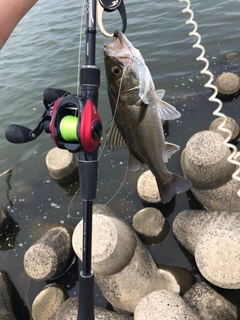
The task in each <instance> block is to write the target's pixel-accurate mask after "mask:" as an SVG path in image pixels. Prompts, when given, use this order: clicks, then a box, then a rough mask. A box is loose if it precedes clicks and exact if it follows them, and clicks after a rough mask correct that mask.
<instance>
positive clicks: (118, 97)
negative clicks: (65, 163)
mask: <svg viewBox="0 0 240 320" xmlns="http://www.w3.org/2000/svg"><path fill="white" fill-rule="evenodd" d="M79 62H80V59H79ZM126 69H127V68H126V67H125V68H123V74H122V77H121V80H120V85H119V90H118V95H117V100H116V108H115V111H114V114H113V117H112V119H111V121H110V124H109V125H110V130H109V132H108V133H107V137H106V139H105V141H104V143H103V147H102V148H101V151H100V153H99V156H98V159H97V160H99V159H100V157H101V156H102V153H103V151H104V148H105V147H106V145H107V141H108V137H109V135H110V134H111V131H112V130H111V127H112V126H111V125H112V124H113V122H114V119H115V117H116V113H117V109H118V105H119V99H120V93H121V88H122V81H123V77H124V74H125V71H126ZM109 92H111V91H109ZM75 128H76V127H75ZM127 172H128V164H127V165H126V170H125V174H124V177H123V180H122V182H121V183H120V186H119V188H118V189H117V191H116V192H115V193H114V195H113V196H112V197H111V198H110V199H109V200H108V201H107V202H106V203H105V204H104V205H102V207H101V208H99V209H98V210H97V212H99V211H101V210H102V209H103V208H105V207H106V206H107V205H108V204H109V203H110V202H111V201H112V200H113V199H114V198H115V197H116V196H117V194H118V193H119V192H120V190H121V189H122V187H123V185H124V182H125V181H126V178H127ZM79 191H80V188H79V189H78V190H77V191H76V193H75V195H74V196H73V197H72V199H71V201H70V203H69V205H68V217H71V218H72V219H75V220H80V219H81V218H79V217H73V216H72V215H71V213H70V208H71V205H72V204H73V201H74V199H75V198H76V196H77V195H78V192H79ZM97 212H96V213H97Z"/></svg>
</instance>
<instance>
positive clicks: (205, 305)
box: [183, 282, 238, 320]
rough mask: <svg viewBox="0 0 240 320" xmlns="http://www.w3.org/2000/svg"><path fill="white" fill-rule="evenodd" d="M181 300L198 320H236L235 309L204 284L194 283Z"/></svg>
mask: <svg viewBox="0 0 240 320" xmlns="http://www.w3.org/2000/svg"><path fill="white" fill-rule="evenodd" d="M183 300H184V301H185V302H186V304H187V305H188V306H189V307H191V309H192V310H193V311H194V312H195V313H196V314H197V315H198V317H199V319H200V320H215V319H217V320H237V319H238V315H237V308H236V307H235V306H234V305H232V304H231V303H230V302H229V301H228V300H226V299H225V298H224V297H223V296H221V295H220V294H219V293H217V292H216V291H215V290H214V289H212V288H211V287H210V286H209V285H207V284H206V283H205V282H200V283H196V284H195V285H193V286H192V287H191V288H190V289H189V290H188V291H187V292H186V293H185V294H184V296H183Z"/></svg>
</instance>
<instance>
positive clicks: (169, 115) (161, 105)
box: [156, 90, 181, 120]
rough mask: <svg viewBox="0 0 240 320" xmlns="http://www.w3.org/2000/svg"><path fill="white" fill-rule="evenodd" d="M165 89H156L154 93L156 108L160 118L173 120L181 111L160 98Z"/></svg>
mask: <svg viewBox="0 0 240 320" xmlns="http://www.w3.org/2000/svg"><path fill="white" fill-rule="evenodd" d="M164 93H165V91H164V90H157V91H156V94H157V97H158V105H157V107H158V110H159V113H160V117H161V119H162V120H175V119H178V118H180V117H181V113H180V112H178V111H177V109H176V108H175V107H173V106H172V105H170V104H169V103H167V102H165V101H163V100H161V98H162V97H163V95H164Z"/></svg>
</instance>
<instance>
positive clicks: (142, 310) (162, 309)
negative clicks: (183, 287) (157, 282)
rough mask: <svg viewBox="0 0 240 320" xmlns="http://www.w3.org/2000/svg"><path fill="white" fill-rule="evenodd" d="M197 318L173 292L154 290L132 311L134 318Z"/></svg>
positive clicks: (193, 319)
mask: <svg viewBox="0 0 240 320" xmlns="http://www.w3.org/2000/svg"><path fill="white" fill-rule="evenodd" d="M146 319H147V320H159V319H161V320H164V319H166V320H170V319H177V320H199V318H198V317H197V316H196V315H195V314H194V313H193V311H192V310H191V309H190V307H188V306H187V305H186V304H185V302H184V300H183V299H182V298H181V297H180V296H179V295H178V294H177V293H175V292H171V291H167V290H159V291H154V292H152V293H150V294H148V295H147V296H146V297H144V298H143V299H142V300H141V301H140V302H139V303H138V305H137V307H136V309H135V311H134V320H146Z"/></svg>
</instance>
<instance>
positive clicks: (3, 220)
mask: <svg viewBox="0 0 240 320" xmlns="http://www.w3.org/2000/svg"><path fill="white" fill-rule="evenodd" d="M9 221H10V216H9V213H8V211H7V210H5V209H0V235H1V234H2V233H3V232H4V231H5V230H6V228H7V226H8V224H9Z"/></svg>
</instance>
